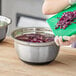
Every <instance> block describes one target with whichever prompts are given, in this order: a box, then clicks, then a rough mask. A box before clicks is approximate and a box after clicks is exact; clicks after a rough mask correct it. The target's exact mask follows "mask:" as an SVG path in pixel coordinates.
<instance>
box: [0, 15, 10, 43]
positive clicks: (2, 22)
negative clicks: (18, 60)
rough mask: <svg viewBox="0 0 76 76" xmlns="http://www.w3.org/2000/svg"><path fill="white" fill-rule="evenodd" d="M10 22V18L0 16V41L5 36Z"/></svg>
mask: <svg viewBox="0 0 76 76" xmlns="http://www.w3.org/2000/svg"><path fill="white" fill-rule="evenodd" d="M10 23H11V19H10V18H8V17H5V16H0V42H1V41H3V40H4V39H5V37H6V33H7V30H8V25H9V24H10Z"/></svg>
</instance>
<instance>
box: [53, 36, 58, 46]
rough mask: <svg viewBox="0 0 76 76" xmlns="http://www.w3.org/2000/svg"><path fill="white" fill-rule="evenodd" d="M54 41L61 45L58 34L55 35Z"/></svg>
mask: <svg viewBox="0 0 76 76" xmlns="http://www.w3.org/2000/svg"><path fill="white" fill-rule="evenodd" d="M54 41H55V43H56V44H57V45H58V46H59V38H58V36H56V37H55V39H54Z"/></svg>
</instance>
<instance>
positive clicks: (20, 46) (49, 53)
mask: <svg viewBox="0 0 76 76" xmlns="http://www.w3.org/2000/svg"><path fill="white" fill-rule="evenodd" d="M31 33H38V34H39V33H40V34H50V36H52V37H54V35H53V34H51V31H50V29H49V28H43V27H42V28H41V27H28V28H19V29H16V30H14V31H13V32H12V34H11V35H12V38H13V39H14V45H15V48H16V50H17V54H18V56H19V58H20V59H21V60H22V61H24V62H27V63H31V64H46V63H49V62H52V61H53V60H55V58H56V56H57V54H58V52H59V46H57V45H56V44H55V42H54V41H52V42H47V43H31V42H26V41H25V42H24V41H20V40H18V39H16V37H17V36H19V35H23V34H31Z"/></svg>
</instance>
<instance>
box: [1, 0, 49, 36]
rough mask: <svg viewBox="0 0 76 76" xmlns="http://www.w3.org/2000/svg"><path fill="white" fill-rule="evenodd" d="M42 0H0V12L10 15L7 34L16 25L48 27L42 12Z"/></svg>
mask: <svg viewBox="0 0 76 76" xmlns="http://www.w3.org/2000/svg"><path fill="white" fill-rule="evenodd" d="M43 2H44V0H0V5H1V6H0V9H1V10H0V14H1V15H4V16H7V17H10V18H11V19H12V24H11V25H10V26H9V30H8V34H7V35H10V33H11V32H12V31H13V30H14V29H15V28H17V27H49V25H48V24H47V23H46V19H47V17H46V16H45V15H43V14H42V4H43Z"/></svg>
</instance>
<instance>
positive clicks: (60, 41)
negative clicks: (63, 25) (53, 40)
mask: <svg viewBox="0 0 76 76" xmlns="http://www.w3.org/2000/svg"><path fill="white" fill-rule="evenodd" d="M59 43H60V45H61V46H66V45H70V41H65V42H63V40H62V37H61V36H60V37H59Z"/></svg>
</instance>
